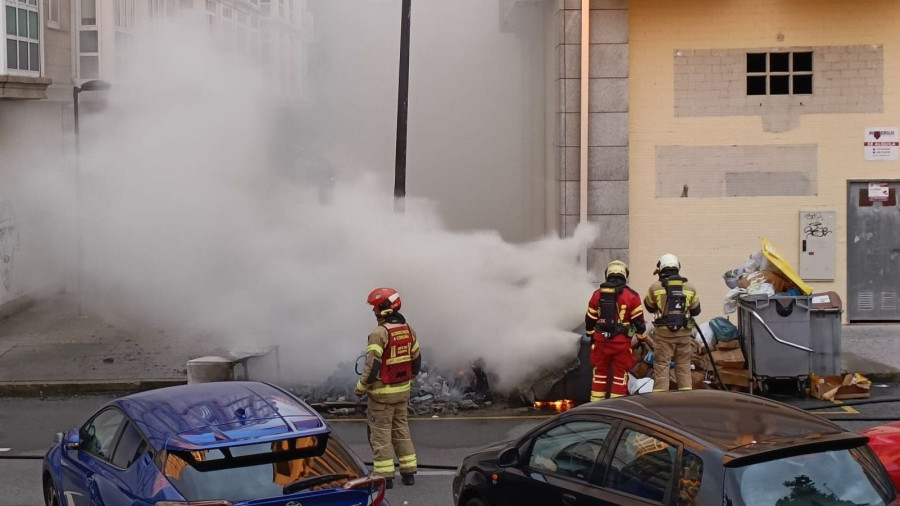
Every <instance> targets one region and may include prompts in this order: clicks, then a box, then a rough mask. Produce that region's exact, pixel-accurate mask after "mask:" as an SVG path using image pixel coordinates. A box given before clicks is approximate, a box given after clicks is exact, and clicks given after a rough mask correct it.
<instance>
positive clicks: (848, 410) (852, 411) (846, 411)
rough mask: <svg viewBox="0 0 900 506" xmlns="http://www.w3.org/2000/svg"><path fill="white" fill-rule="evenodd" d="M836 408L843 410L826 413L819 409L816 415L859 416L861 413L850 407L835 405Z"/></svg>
mask: <svg viewBox="0 0 900 506" xmlns="http://www.w3.org/2000/svg"><path fill="white" fill-rule="evenodd" d="M835 407H840V408H841V409H839V410H837V411H824V410H820V409H817V410H815V412H814V413H815V414H817V415H858V414H859V411H857V410H855V409H853V408H852V407H850V406H839V405H838V404H837V403H835Z"/></svg>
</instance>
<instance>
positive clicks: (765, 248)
mask: <svg viewBox="0 0 900 506" xmlns="http://www.w3.org/2000/svg"><path fill="white" fill-rule="evenodd" d="M761 239H762V252H763V255H765V256H766V259H767V260H768V261H769V262H770V263H771V264H772V265H774V266H775V267H776V268H777V269H778V270H779V271H781V273H782V274H784V275H785V276H786V277H787V278H788V279H789V280H791V281H792V282H793V283H794V284H795V285H797V289H798V290H800V292H802V293H804V294H806V295H809V294H811V293H812V288H811V287H810V286H809V285H807V284H806V283H804V282H803V278H801V277H800V275H799V274H797V271H795V270H794V268H793V267H791V264H790V262H788V261H787V259H786V258H784V256H782V255H781V253H779V252H778V250H777V249H775V246H772V243H770V242H769V241H768V239H766V238H765V237H762V238H761Z"/></svg>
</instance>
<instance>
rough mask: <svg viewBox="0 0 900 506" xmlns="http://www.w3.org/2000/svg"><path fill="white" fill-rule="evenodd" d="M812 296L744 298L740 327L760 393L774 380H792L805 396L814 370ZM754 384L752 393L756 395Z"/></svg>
mask: <svg viewBox="0 0 900 506" xmlns="http://www.w3.org/2000/svg"><path fill="white" fill-rule="evenodd" d="M811 299H812V297H811V296H809V295H787V294H776V295H766V294H759V295H741V296H740V297H739V298H738V312H739V315H740V316H739V319H738V324H739V328H740V331H741V336H742V345H743V348H744V353H745V356H746V357H747V367H748V369H749V370H750V374H751V375H752V376H753V378H754V380H755V383H756V385H757V388H758V389H759V390H760V392H759V393H762V394H765V393H767V391H768V385H769V381H770V380H773V379H788V378H790V379H793V380H794V381H796V384H797V393H798V394H799V395H802V396H805V395H806V388H807V386H808V383H809V372H810V371H812V370H813V368H812V365H813V357H814V355H815V350H814V349H813V348H812V338H811V323H810V309H811ZM753 384H754V382H751V386H750V392H751V393H754V392H753V390H754V389H753Z"/></svg>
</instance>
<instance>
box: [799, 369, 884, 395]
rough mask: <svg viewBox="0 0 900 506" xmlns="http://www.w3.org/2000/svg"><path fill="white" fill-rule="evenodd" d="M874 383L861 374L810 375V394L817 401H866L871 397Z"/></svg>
mask: <svg viewBox="0 0 900 506" xmlns="http://www.w3.org/2000/svg"><path fill="white" fill-rule="evenodd" d="M871 387H872V382H871V381H869V379H868V378H866V377H865V376H863V375H861V374H845V375H844V376H816V375H815V374H813V373H809V392H810V394H812V396H813V397H815V398H816V399H822V400H824V401H835V400H840V399H866V398H868V397H869V396H870V394H871V392H870V391H869V389H870V388H871Z"/></svg>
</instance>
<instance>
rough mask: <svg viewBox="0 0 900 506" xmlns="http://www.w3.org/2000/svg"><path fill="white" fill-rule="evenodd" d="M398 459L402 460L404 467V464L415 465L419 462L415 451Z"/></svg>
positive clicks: (401, 463) (401, 464)
mask: <svg viewBox="0 0 900 506" xmlns="http://www.w3.org/2000/svg"><path fill="white" fill-rule="evenodd" d="M397 461H398V462H400V466H401V467H403V464H413V465H415V464H416V463H417V461H416V454H415V453H413V454H411V455H404V456H402V457H400V458H398V459H397Z"/></svg>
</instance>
